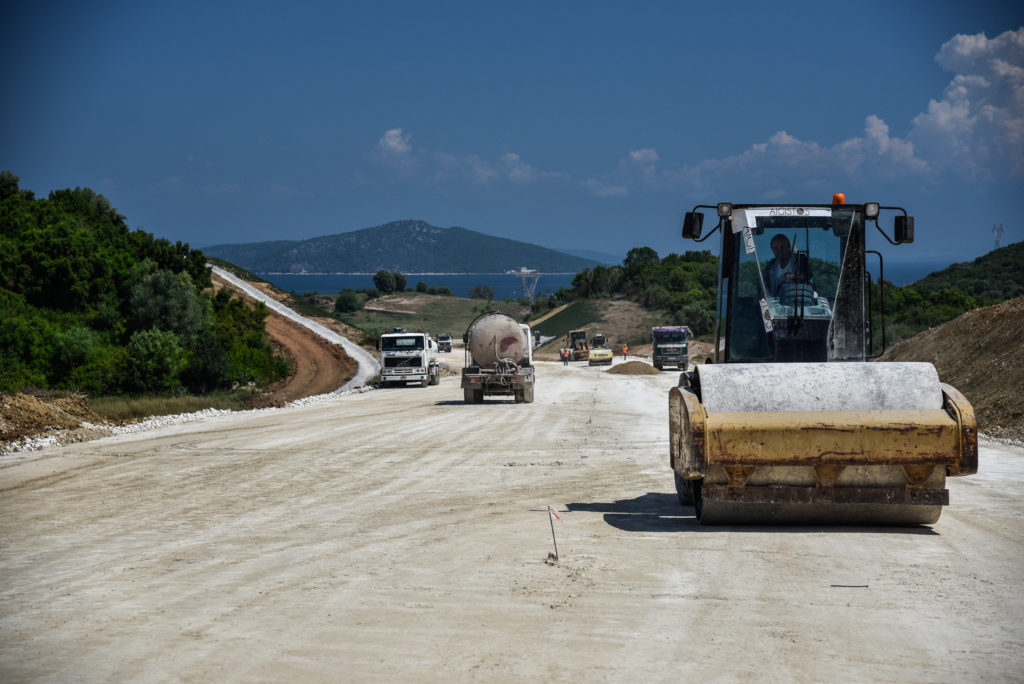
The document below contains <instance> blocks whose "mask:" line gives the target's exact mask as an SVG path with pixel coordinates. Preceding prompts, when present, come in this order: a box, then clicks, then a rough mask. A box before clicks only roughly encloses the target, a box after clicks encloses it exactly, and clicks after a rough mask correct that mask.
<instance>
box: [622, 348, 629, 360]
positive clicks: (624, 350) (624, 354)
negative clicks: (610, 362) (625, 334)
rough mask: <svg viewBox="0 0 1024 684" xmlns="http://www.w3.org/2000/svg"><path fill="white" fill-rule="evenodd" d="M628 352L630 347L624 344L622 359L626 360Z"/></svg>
mask: <svg viewBox="0 0 1024 684" xmlns="http://www.w3.org/2000/svg"><path fill="white" fill-rule="evenodd" d="M628 353H629V347H627V346H626V345H622V360H623V361H625V360H626V354H628Z"/></svg>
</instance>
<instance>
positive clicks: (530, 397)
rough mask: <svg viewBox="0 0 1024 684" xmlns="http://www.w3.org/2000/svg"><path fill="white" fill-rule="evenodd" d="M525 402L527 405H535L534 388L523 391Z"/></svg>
mask: <svg viewBox="0 0 1024 684" xmlns="http://www.w3.org/2000/svg"><path fill="white" fill-rule="evenodd" d="M523 401H525V402H526V403H527V404H532V403H533V388H532V387H527V388H526V389H524V390H523Z"/></svg>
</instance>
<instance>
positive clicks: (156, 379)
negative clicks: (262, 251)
mask: <svg viewBox="0 0 1024 684" xmlns="http://www.w3.org/2000/svg"><path fill="white" fill-rule="evenodd" d="M267 313H268V310H267V309H266V307H264V306H263V305H260V306H258V307H253V306H250V305H249V304H247V303H245V302H244V301H243V300H242V299H240V298H238V297H236V296H234V295H232V294H231V292H230V291H227V290H221V291H219V292H217V293H216V294H214V293H213V290H212V289H211V281H210V273H209V270H208V268H207V267H206V258H205V257H204V255H203V254H202V252H199V251H196V250H193V249H190V248H189V246H188V245H186V244H182V243H180V242H178V243H175V244H171V243H170V242H168V241H167V240H164V239H156V238H154V237H153V236H152V235H150V234H149V233H146V232H144V231H141V230H135V231H131V230H129V229H128V227H127V225H126V223H125V217H124V216H122V215H121V214H119V213H118V212H117V210H116V209H115V208H114V207H113V206H112V205H111V203H110V202H109V201H108V200H107V199H106V198H105V197H103V196H102V195H98V194H96V193H95V192H93V191H92V190H89V189H88V188H75V189H74V190H58V191H54V192H52V193H50V195H49V197H48V198H46V199H36V197H35V196H34V194H33V193H32V192H31V191H28V190H21V189H20V188H19V187H18V177H17V176H15V175H14V174H12V173H10V172H7V171H5V172H2V173H0V316H2V317H3V321H4V325H3V326H0V391H4V392H15V391H19V390H22V389H24V388H30V387H31V388H36V389H49V388H59V389H66V390H73V391H78V392H84V393H88V394H119V393H127V394H145V393H180V392H183V391H187V392H192V393H197V394H203V393H207V392H211V391H213V390H217V389H222V388H230V387H232V386H233V385H235V384H245V383H250V382H252V383H256V384H264V383H268V382H271V381H273V380H275V379H277V378H279V377H282V376H283V375H284V374H286V373H287V370H288V366H287V363H286V362H285V361H284V360H282V359H280V358H278V357H275V356H274V354H273V350H272V348H271V346H270V344H269V341H268V339H267V336H266V333H265V330H264V319H265V318H266V315H267Z"/></svg>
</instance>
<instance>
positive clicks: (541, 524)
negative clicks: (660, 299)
mask: <svg viewBox="0 0 1024 684" xmlns="http://www.w3.org/2000/svg"><path fill="white" fill-rule="evenodd" d="M442 357H444V358H447V359H451V360H453V361H454V360H455V359H456V358H461V353H460V351H456V352H454V353H452V354H444V355H442ZM456 365H457V364H456ZM537 375H538V381H537V390H536V401H535V403H533V404H515V403H513V402H511V401H501V400H489V401H487V402H486V403H484V404H482V405H467V404H464V403H463V401H462V392H461V390H460V389H459V379H458V377H446V378H444V379H443V380H442V382H441V384H440V385H438V386H436V387H427V388H419V387H409V388H404V389H397V388H396V389H380V390H373V391H368V392H360V393H350V394H344V395H332V396H328V397H324V398H322V399H321V400H320V401H315V402H311V403H308V404H307V405H304V406H292V407H286V408H282V409H270V410H264V411H258V412H250V413H241V414H231V415H220V416H214V417H211V418H209V419H207V420H205V421H203V422H198V423H190V424H178V425H170V426H166V427H162V428H160V429H155V430H151V431H148V432H143V433H136V434H124V435H118V436H114V437H108V438H105V439H101V440H96V441H92V442H88V443H83V444H74V445H70V446H66V447H51V448H49V449H44V450H43V451H40V452H36V453H34V454H32V455H31V457H25V456H24V455H22V457H21V458H19V459H18V460H16V461H12V462H10V463H6V464H5V463H0V578H2V583H0V680H3V681H5V682H11V681H30V680H31V681H126V680H132V681H214V680H215V681H222V680H227V681H246V682H248V681H271V680H272V681H285V680H288V681H293V680H297V681H365V680H376V681H412V680H417V681H443V680H457V681H488V682H489V681H533V682H544V681H624V680H633V681H687V680H696V681H701V680H704V681H707V680H712V681H718V680H724V681H737V680H747V679H756V680H762V681H765V680H767V681H780V682H781V681H786V682H789V681H807V682H812V681H889V682H936V681H949V682H953V681H956V682H965V681H977V680H986V681H1007V680H1021V679H1022V678H1024V656H1022V653H1024V571H1022V567H1024V563H1022V561H1024V526H1022V524H1021V520H1022V518H1024V452H1022V450H1021V449H1019V448H1015V447H1007V446H1001V445H998V444H994V443H986V444H985V445H984V446H983V448H982V452H981V466H980V473H979V474H978V475H977V476H973V477H967V478H960V479H953V480H951V481H950V483H949V488H950V498H951V502H952V503H951V505H950V506H949V507H948V508H947V509H946V510H945V512H944V513H943V515H942V518H941V520H940V521H939V522H938V523H937V524H936V525H934V526H932V527H930V528H929V527H923V528H898V529H886V528H817V527H799V528H771V527H745V528H739V527H737V528H728V527H702V526H700V525H698V524H697V523H696V521H695V520H694V517H693V510H692V509H690V508H683V507H681V506H680V505H679V504H678V501H677V499H676V496H675V493H674V490H673V485H672V473H671V471H670V470H669V467H668V464H667V461H668V456H667V454H668V439H667V436H668V433H667V430H668V428H667V393H668V390H669V388H670V387H671V386H672V385H673V384H674V383H675V380H676V374H675V373H662V374H660V375H651V376H647V375H644V376H631V375H616V374H611V373H607V372H605V370H603V369H598V368H589V367H587V366H584V365H578V364H574V365H572V366H571V367H569V368H563V367H562V365H561V364H555V363H540V364H539V366H538V370H537ZM549 507H551V509H552V510H553V511H554V512H555V513H556V514H557V519H555V518H553V517H551V516H550V515H549V513H548V510H549ZM552 527H553V528H554V532H555V534H556V539H557V546H558V559H557V560H555V559H553V558H551V557H549V554H550V555H553V552H554V545H553V542H552Z"/></svg>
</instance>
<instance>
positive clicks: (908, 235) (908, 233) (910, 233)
mask: <svg viewBox="0 0 1024 684" xmlns="http://www.w3.org/2000/svg"><path fill="white" fill-rule="evenodd" d="M893 237H895V238H896V244H898V245H902V244H910V243H911V242H913V241H914V217H913V216H897V217H896V225H895V227H894V228H893Z"/></svg>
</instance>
